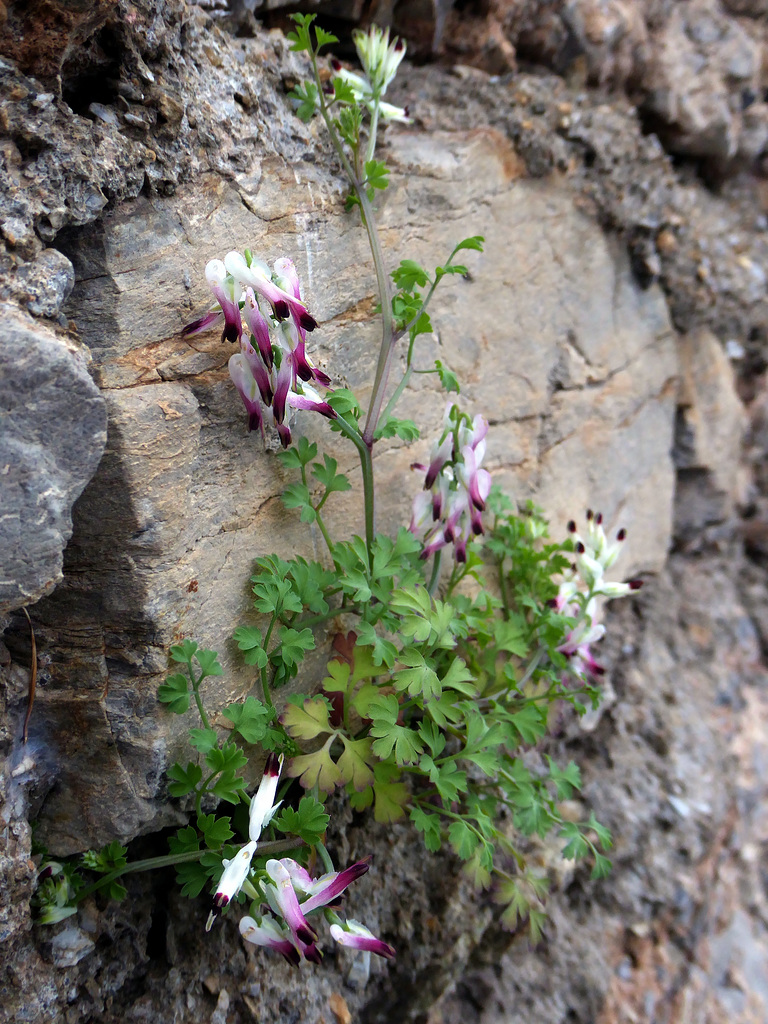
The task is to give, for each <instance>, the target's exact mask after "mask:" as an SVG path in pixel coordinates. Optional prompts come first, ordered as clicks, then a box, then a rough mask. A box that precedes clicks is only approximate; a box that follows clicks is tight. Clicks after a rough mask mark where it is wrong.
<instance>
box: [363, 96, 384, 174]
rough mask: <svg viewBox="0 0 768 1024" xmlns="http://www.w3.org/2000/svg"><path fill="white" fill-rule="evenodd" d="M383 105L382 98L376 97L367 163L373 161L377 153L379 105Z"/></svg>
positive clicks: (367, 150) (370, 128)
mask: <svg viewBox="0 0 768 1024" xmlns="http://www.w3.org/2000/svg"><path fill="white" fill-rule="evenodd" d="M380 103H381V97H380V96H379V95H376V96H375V97H374V107H373V113H372V114H371V124H370V127H369V129H368V146H367V148H366V151H365V161H366V163H367V162H368V161H369V160H373V154H374V153H375V151H376V134H377V132H378V130H379V104H380Z"/></svg>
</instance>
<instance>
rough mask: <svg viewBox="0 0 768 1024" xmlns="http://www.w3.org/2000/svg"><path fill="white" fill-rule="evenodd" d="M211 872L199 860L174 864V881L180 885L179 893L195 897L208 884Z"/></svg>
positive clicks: (191, 897)
mask: <svg viewBox="0 0 768 1024" xmlns="http://www.w3.org/2000/svg"><path fill="white" fill-rule="evenodd" d="M210 878H211V874H210V872H209V870H208V869H207V868H206V867H204V865H202V864H201V863H200V862H199V861H193V862H192V863H189V864H177V865H176V881H177V882H178V884H179V885H180V886H181V895H182V896H189V898H190V899H195V897H197V896H199V895H200V893H201V892H202V891H203V889H204V888H205V887H206V885H207V884H208V881H209V879H210Z"/></svg>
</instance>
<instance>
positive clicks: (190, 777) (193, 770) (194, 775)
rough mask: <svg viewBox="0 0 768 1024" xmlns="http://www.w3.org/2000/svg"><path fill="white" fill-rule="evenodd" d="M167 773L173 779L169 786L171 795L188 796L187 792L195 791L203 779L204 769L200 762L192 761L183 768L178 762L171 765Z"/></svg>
mask: <svg viewBox="0 0 768 1024" xmlns="http://www.w3.org/2000/svg"><path fill="white" fill-rule="evenodd" d="M167 775H168V778H169V779H171V780H172V782H171V783H170V785H169V786H168V792H169V793H170V794H171V796H186V795H187V793H191V792H193V790H195V789H196V788H197V787H198V785H199V784H200V782H201V781H202V778H203V769H202V768H201V767H200V765H199V764H193V763H192V762H191V761H190V762H189V763H188V764H187V767H186V768H182V766H181V765H180V764H179V763H178V762H177V763H176V764H172V765H171V767H170V768H169V769H168V772H167Z"/></svg>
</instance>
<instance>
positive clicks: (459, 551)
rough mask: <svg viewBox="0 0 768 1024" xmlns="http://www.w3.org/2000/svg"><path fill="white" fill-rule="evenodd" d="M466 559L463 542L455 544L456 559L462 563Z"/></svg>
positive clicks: (465, 549)
mask: <svg viewBox="0 0 768 1024" xmlns="http://www.w3.org/2000/svg"><path fill="white" fill-rule="evenodd" d="M466 560H467V548H466V545H465V544H457V545H456V561H457V562H461V563H462V565H463V564H464V562H466Z"/></svg>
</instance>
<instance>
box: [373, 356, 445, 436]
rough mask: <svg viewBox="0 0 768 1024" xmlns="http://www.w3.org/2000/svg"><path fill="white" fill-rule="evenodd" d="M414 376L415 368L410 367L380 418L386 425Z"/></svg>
mask: <svg viewBox="0 0 768 1024" xmlns="http://www.w3.org/2000/svg"><path fill="white" fill-rule="evenodd" d="M430 372H432V371H430ZM412 374H413V367H412V366H409V367H408V368H407V369H406V371H405V373H404V374H403V379H402V380H401V381H400V383H399V384H398V385H397V387H396V388H395V390H394V392H393V394H392V397H391V398H390V400H389V401H388V402H387V404H386V407H385V409H384V412H383V413H382V414H381V416H380V420H383V421H384V422H385V423H386V421H387V420H388V419H389V417H390V416H391V415H392V413H393V412H394V411H395V406H396V405H397V403H398V402H399V401H400V396H401V395H402V393H403V392H404V391H405V389H406V388H407V387H408V384H409V382H410V379H411V375H412Z"/></svg>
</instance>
